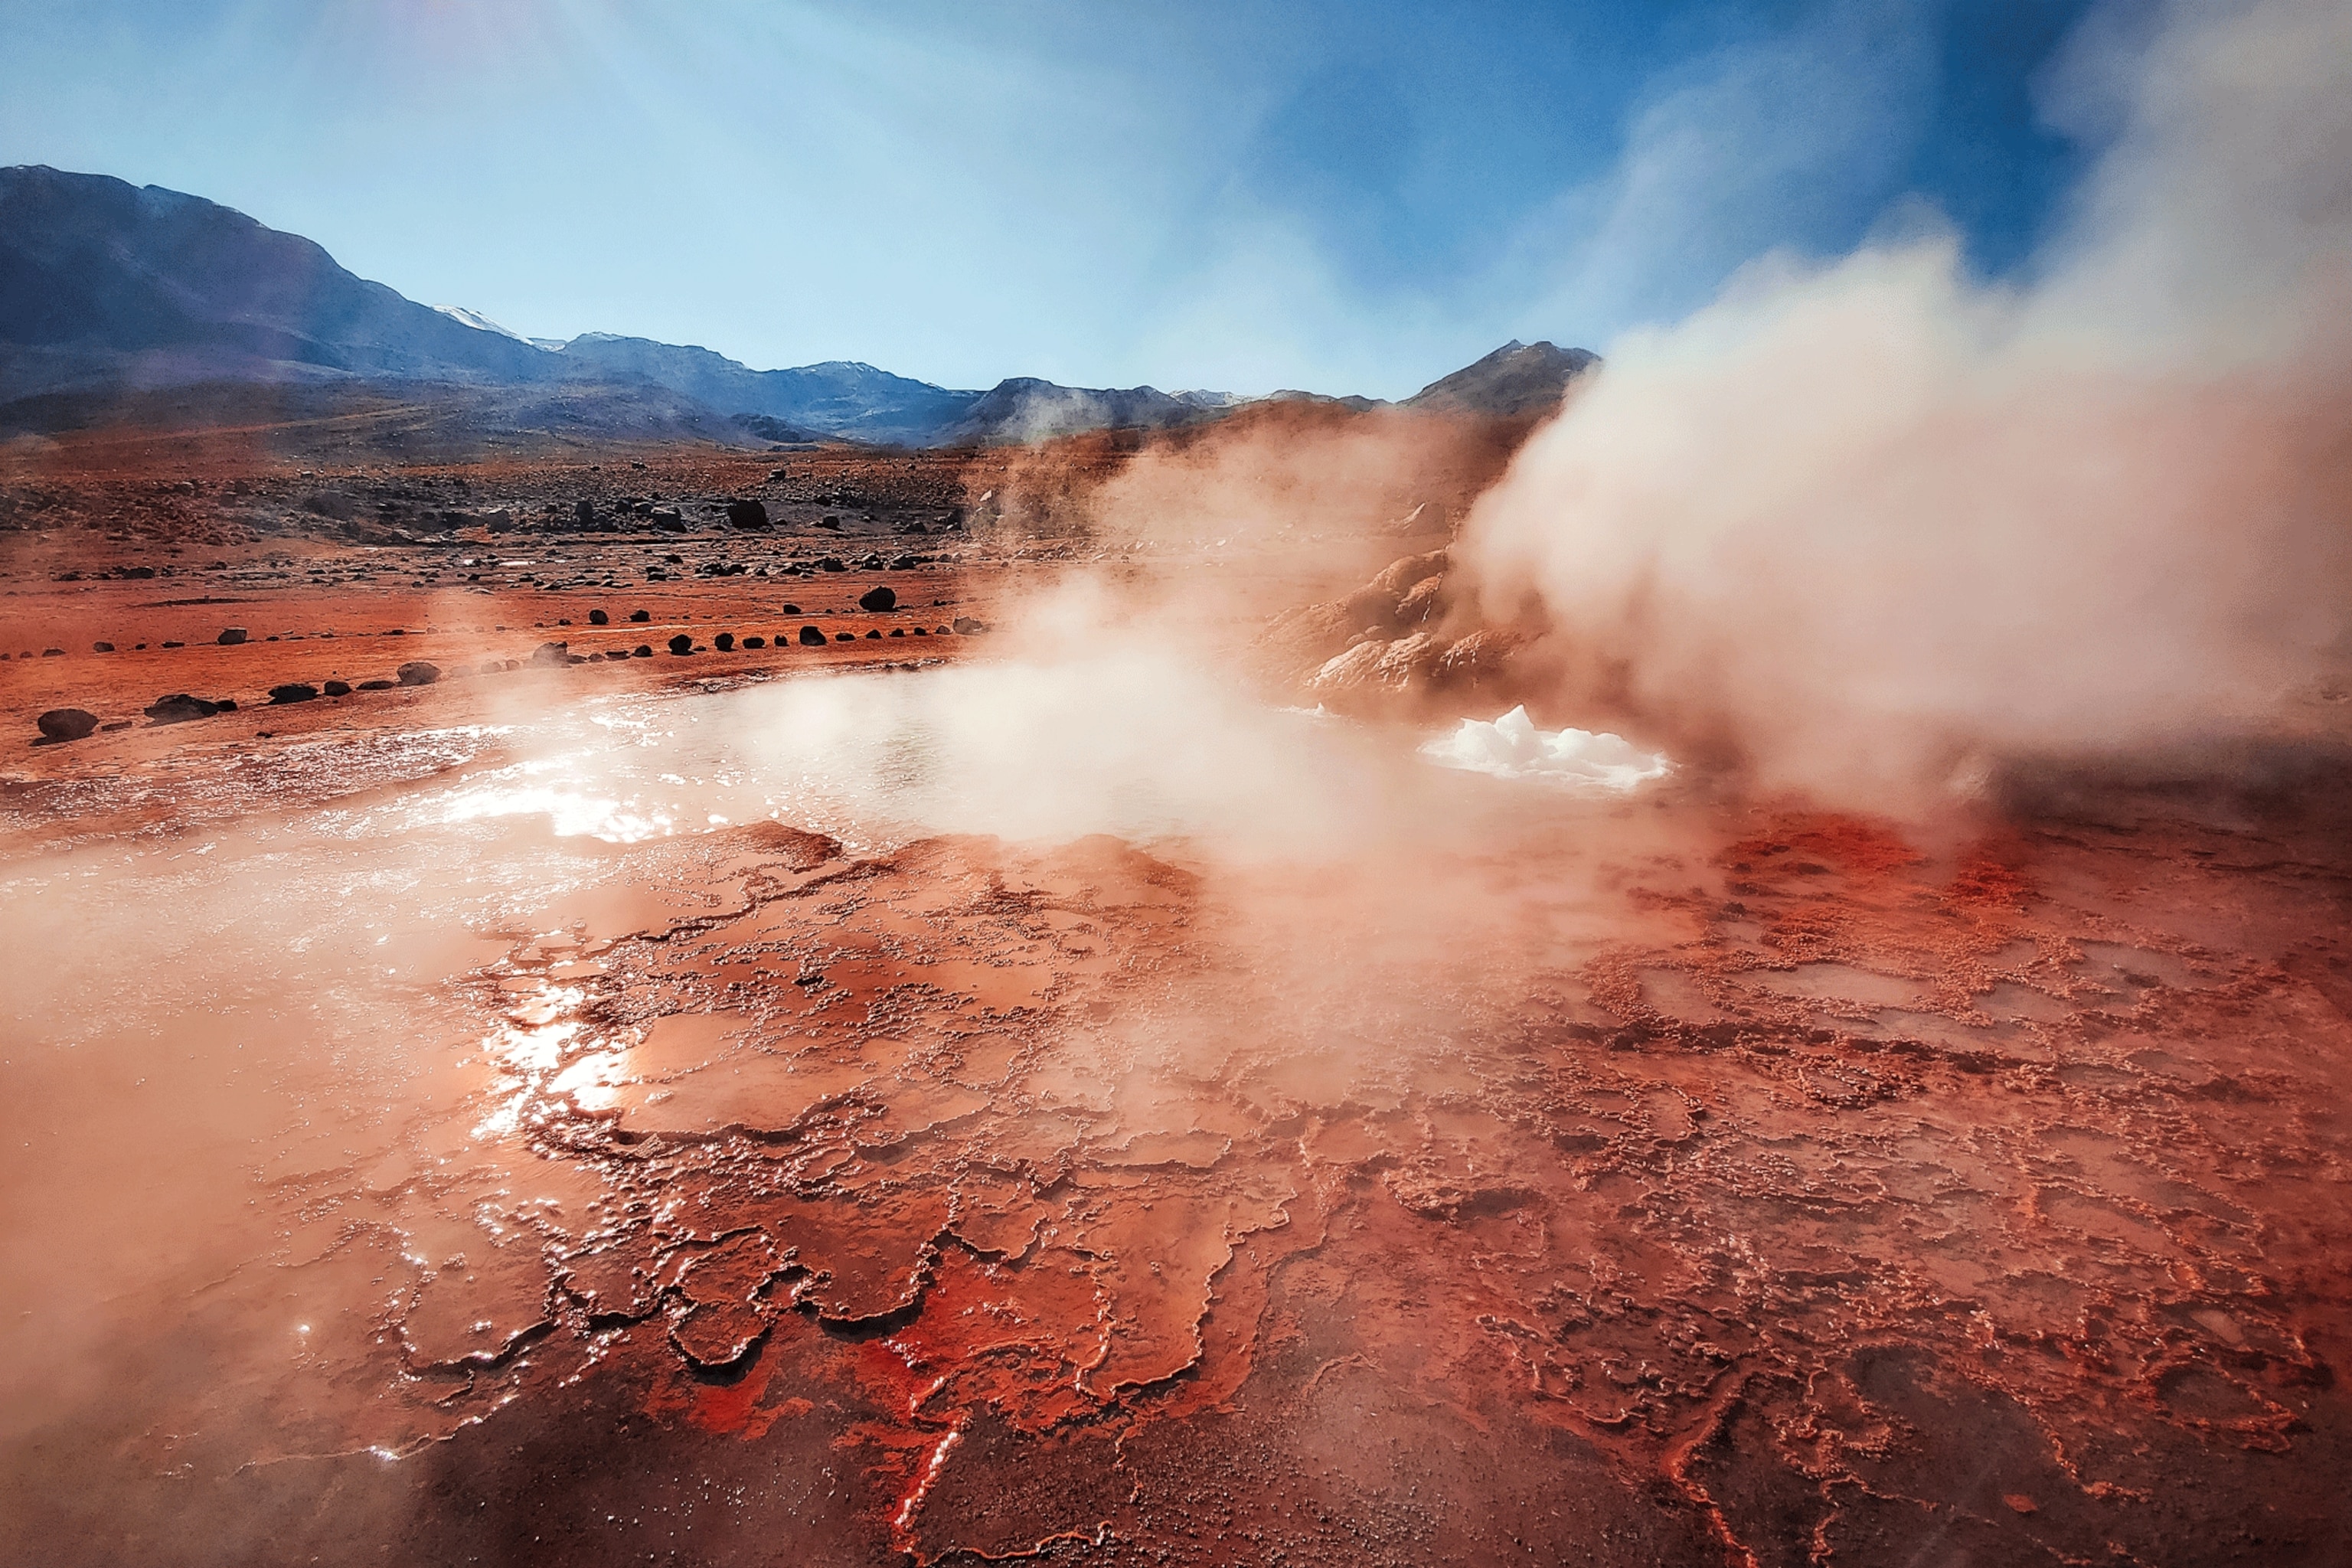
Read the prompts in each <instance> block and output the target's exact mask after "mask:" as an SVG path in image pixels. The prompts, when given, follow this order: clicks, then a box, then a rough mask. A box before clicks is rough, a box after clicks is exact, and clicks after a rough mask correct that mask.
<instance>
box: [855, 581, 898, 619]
mask: <svg viewBox="0 0 2352 1568" xmlns="http://www.w3.org/2000/svg"><path fill="white" fill-rule="evenodd" d="M857 607H858V608H859V609H861V610H871V611H873V612H874V613H875V614H876V615H880V614H881V613H882V612H884V611H885V610H895V609H897V608H898V591H897V590H896V589H894V588H892V587H891V586H890V585H889V584H887V583H877V584H875V585H874V586H873V587H871V588H868V589H866V592H864V593H863V594H860V595H858V596H857Z"/></svg>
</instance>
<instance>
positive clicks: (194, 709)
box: [143, 691, 222, 724]
mask: <svg viewBox="0 0 2352 1568" xmlns="http://www.w3.org/2000/svg"><path fill="white" fill-rule="evenodd" d="M221 707H222V705H221V704H220V703H217V702H207V701H205V700H204V699H203V698H201V697H191V696H189V695H188V694H187V693H186V692H184V691H174V692H173V693H172V694H171V695H170V696H168V697H158V698H157V699H155V700H154V701H152V702H151V703H149V704H148V705H147V707H146V708H145V709H144V710H143V711H144V712H145V713H146V715H147V717H149V718H150V719H152V720H153V721H155V722H157V723H158V724H184V723H185V722H187V721H189V720H191V719H209V718H211V717H212V716H213V715H214V714H215V713H217V712H219V711H220V710H221Z"/></svg>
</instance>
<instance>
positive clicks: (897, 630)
mask: <svg viewBox="0 0 2352 1568" xmlns="http://www.w3.org/2000/svg"><path fill="white" fill-rule="evenodd" d="M890 635H891V636H892V637H905V636H906V635H907V628H906V627H904V626H892V627H891V628H890Z"/></svg>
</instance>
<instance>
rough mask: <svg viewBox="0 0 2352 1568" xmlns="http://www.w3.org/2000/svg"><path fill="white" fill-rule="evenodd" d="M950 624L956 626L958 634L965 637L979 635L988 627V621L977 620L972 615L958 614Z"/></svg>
mask: <svg viewBox="0 0 2352 1568" xmlns="http://www.w3.org/2000/svg"><path fill="white" fill-rule="evenodd" d="M949 624H950V626H953V627H954V628H955V633H956V636H958V637H978V636H979V635H980V634H981V633H982V632H984V631H986V630H987V629H988V623H987V622H986V621H977V620H974V619H972V617H971V616H957V617H956V618H955V619H954V620H953V621H951V622H950V623H949Z"/></svg>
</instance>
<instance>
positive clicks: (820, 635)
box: [801, 626, 824, 647]
mask: <svg viewBox="0 0 2352 1568" xmlns="http://www.w3.org/2000/svg"><path fill="white" fill-rule="evenodd" d="M801 646H802V647H824V630H823V629H822V628H821V627H817V626H803V627H802V628H801Z"/></svg>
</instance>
